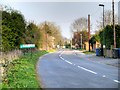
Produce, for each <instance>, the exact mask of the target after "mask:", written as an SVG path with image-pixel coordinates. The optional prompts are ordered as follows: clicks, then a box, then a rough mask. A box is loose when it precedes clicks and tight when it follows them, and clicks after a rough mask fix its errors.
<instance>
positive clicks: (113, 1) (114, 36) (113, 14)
mask: <svg viewBox="0 0 120 90" xmlns="http://www.w3.org/2000/svg"><path fill="white" fill-rule="evenodd" d="M112 9H113V31H114V48H116V32H115V12H114V0H112Z"/></svg>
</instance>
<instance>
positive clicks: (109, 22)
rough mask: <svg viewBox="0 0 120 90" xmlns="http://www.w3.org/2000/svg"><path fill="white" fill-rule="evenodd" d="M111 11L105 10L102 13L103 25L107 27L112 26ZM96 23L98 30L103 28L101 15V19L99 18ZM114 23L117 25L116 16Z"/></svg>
mask: <svg viewBox="0 0 120 90" xmlns="http://www.w3.org/2000/svg"><path fill="white" fill-rule="evenodd" d="M112 18H113V16H112V11H111V10H106V11H105V12H104V25H105V26H107V25H112V24H113V23H112ZM97 23H98V28H100V29H101V28H102V27H103V16H102V14H101V17H100V21H97ZM115 23H116V24H118V16H117V15H116V14H115Z"/></svg>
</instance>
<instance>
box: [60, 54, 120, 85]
mask: <svg viewBox="0 0 120 90" xmlns="http://www.w3.org/2000/svg"><path fill="white" fill-rule="evenodd" d="M62 53H63V52H62ZM62 53H61V54H60V55H59V57H60V58H61V59H62V60H64V61H65V62H67V63H69V64H71V65H72V64H73V63H71V62H70V61H68V60H65V59H64V58H63V57H62ZM73 65H74V66H75V64H73ZM77 67H78V68H81V69H83V70H85V71H88V72H90V73H93V74H97V73H96V72H94V71H92V70H89V69H86V68H84V67H81V66H77ZM102 77H104V78H105V77H106V75H102ZM113 81H114V82H116V83H120V81H118V80H113Z"/></svg>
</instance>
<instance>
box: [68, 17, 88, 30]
mask: <svg viewBox="0 0 120 90" xmlns="http://www.w3.org/2000/svg"><path fill="white" fill-rule="evenodd" d="M70 28H71V32H76V31H77V32H78V31H82V30H86V29H87V19H86V18H84V17H82V18H78V19H76V20H75V21H74V22H73V23H72V24H71V26H70Z"/></svg>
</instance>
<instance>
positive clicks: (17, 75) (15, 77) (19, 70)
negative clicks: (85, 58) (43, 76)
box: [2, 51, 47, 88]
mask: <svg viewBox="0 0 120 90" xmlns="http://www.w3.org/2000/svg"><path fill="white" fill-rule="evenodd" d="M46 53H47V52H46V51H37V52H34V53H33V54H32V57H31V53H27V54H26V55H24V56H22V57H21V58H19V59H17V60H14V61H13V62H12V63H11V64H10V65H9V67H8V70H7V71H8V72H7V78H6V80H5V81H3V83H2V88H40V86H39V82H38V80H37V75H36V63H37V61H38V58H39V57H40V56H42V55H44V54H46Z"/></svg>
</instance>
